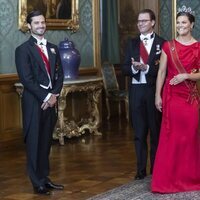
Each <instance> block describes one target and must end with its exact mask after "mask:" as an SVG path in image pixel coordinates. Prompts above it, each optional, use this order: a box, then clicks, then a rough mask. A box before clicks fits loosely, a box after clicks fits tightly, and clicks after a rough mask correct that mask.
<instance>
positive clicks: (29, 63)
mask: <svg viewBox="0 0 200 200" xmlns="http://www.w3.org/2000/svg"><path fill="white" fill-rule="evenodd" d="M26 21H27V24H28V28H29V30H30V33H31V37H30V38H29V40H28V41H26V42H24V43H23V44H21V45H20V46H19V47H17V48H16V51H15V62H16V67H17V72H18V75H19V79H20V81H21V83H22V84H23V86H24V90H23V96H22V113H23V133H24V141H25V143H26V153H27V170H28V174H29V177H30V180H31V182H32V185H33V189H34V192H35V193H37V194H45V195H49V194H50V190H51V189H58V190H62V189H63V188H64V187H63V186H62V185H57V184H54V183H52V182H51V180H50V179H49V177H48V176H49V153H50V148H51V141H52V134H53V130H54V126H55V123H56V120H57V115H56V105H57V98H58V96H59V93H60V91H61V89H62V86H63V69H62V66H61V60H60V55H59V51H58V48H57V46H56V45H54V44H52V43H49V42H47V40H46V39H45V38H44V34H45V31H46V22H45V17H44V15H43V14H42V12H40V11H38V10H37V11H32V12H30V13H29V14H28V16H27V19H26Z"/></svg>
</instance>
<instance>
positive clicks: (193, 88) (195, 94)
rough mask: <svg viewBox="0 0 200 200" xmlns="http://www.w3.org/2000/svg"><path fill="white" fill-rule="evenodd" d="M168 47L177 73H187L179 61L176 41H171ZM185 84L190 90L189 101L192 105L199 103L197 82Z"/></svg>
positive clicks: (187, 81)
mask: <svg viewBox="0 0 200 200" xmlns="http://www.w3.org/2000/svg"><path fill="white" fill-rule="evenodd" d="M168 45H169V49H170V54H171V57H172V61H173V63H174V66H175V67H176V69H177V71H178V72H179V73H187V72H186V70H185V68H184V67H183V65H182V63H181V62H180V60H179V57H178V53H177V51H176V45H175V43H174V40H173V41H169V42H168ZM184 83H185V85H186V86H187V87H188V88H189V90H190V94H189V96H188V99H187V101H188V102H190V103H192V102H193V101H194V100H195V99H196V100H197V101H198V102H199V101H200V96H199V93H198V90H197V85H196V82H194V81H190V80H185V81H184Z"/></svg>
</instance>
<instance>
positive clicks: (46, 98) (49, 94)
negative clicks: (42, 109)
mask: <svg viewBox="0 0 200 200" xmlns="http://www.w3.org/2000/svg"><path fill="white" fill-rule="evenodd" d="M51 95H52V93H48V95H47V96H46V97H45V99H44V100H43V102H47V101H48V100H49V99H50V97H51Z"/></svg>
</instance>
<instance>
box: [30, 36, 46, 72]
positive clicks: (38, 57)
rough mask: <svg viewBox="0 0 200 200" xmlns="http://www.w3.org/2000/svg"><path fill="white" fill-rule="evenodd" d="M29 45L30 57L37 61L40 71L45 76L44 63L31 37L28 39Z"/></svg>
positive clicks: (35, 42)
mask: <svg viewBox="0 0 200 200" xmlns="http://www.w3.org/2000/svg"><path fill="white" fill-rule="evenodd" d="M29 43H30V46H29V47H30V51H31V52H32V55H33V56H34V57H35V60H37V62H38V64H39V66H40V67H41V69H42V70H43V71H44V72H45V73H46V74H47V71H46V67H45V64H44V61H43V60H42V57H41V56H40V53H39V51H38V49H37V46H36V44H37V41H36V39H35V38H33V37H32V36H31V37H30V39H29Z"/></svg>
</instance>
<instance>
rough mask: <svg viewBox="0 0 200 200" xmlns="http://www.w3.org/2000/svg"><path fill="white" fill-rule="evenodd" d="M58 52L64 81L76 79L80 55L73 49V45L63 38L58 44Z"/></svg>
mask: <svg viewBox="0 0 200 200" xmlns="http://www.w3.org/2000/svg"><path fill="white" fill-rule="evenodd" d="M58 49H59V52H60V57H61V62H62V67H63V71H64V79H65V80H66V79H77V78H78V72H79V65H80V62H81V55H80V53H79V51H78V50H77V49H75V47H74V43H73V42H72V41H69V40H68V39H66V38H65V40H64V41H61V42H60V43H59V47H58Z"/></svg>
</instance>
